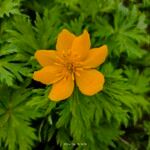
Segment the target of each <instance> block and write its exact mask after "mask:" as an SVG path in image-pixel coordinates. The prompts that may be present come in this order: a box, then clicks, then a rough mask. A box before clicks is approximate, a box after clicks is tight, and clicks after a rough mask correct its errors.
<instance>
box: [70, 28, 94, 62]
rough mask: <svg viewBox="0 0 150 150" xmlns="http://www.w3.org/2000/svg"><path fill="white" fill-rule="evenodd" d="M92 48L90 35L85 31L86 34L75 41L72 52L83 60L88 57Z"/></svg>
mask: <svg viewBox="0 0 150 150" xmlns="http://www.w3.org/2000/svg"><path fill="white" fill-rule="evenodd" d="M90 46H91V43H90V36H89V33H88V32H87V31H86V30H84V32H83V33H82V34H81V35H80V36H78V37H76V38H75V40H74V41H73V44H72V49H71V52H72V53H73V54H76V55H79V57H80V60H82V59H84V58H86V57H87V55H88V50H89V49H90Z"/></svg>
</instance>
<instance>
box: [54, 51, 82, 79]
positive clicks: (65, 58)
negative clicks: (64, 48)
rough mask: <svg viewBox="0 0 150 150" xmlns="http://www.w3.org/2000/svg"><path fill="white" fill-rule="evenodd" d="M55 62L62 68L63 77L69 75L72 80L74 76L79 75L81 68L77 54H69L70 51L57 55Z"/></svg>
mask: <svg viewBox="0 0 150 150" xmlns="http://www.w3.org/2000/svg"><path fill="white" fill-rule="evenodd" d="M55 64H57V65H59V66H61V67H62V68H63V71H62V74H63V76H64V77H68V75H71V76H72V79H73V80H74V77H75V76H79V75H80V72H81V71H82V70H83V67H82V62H81V61H80V57H79V55H77V54H71V52H70V51H68V52H65V53H62V54H61V55H58V57H57V62H56V63H55Z"/></svg>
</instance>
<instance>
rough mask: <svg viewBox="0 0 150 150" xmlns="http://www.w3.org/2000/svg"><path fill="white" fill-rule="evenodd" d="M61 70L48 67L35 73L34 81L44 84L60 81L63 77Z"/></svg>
mask: <svg viewBox="0 0 150 150" xmlns="http://www.w3.org/2000/svg"><path fill="white" fill-rule="evenodd" d="M60 72H61V69H60V68H58V67H56V66H46V67H44V68H42V69H41V70H39V71H35V72H34V74H33V79H34V80H36V81H39V82H41V83H43V84H47V85H49V84H52V83H55V82H57V81H59V80H60V79H61V78H62V77H63V76H61V75H60Z"/></svg>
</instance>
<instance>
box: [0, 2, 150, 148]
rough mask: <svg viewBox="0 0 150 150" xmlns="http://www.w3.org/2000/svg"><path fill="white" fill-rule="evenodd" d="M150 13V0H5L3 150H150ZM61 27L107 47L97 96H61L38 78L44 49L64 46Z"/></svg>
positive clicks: (1, 32) (1, 26) (0, 18)
mask: <svg viewBox="0 0 150 150" xmlns="http://www.w3.org/2000/svg"><path fill="white" fill-rule="evenodd" d="M149 10H150V1H149V0H45V1H44V0H30V1H29V0H0V150H59V149H60V150H61V149H63V150H75V149H76V150H150V98H149V95H150V52H149V50H150V35H149V33H150V13H149ZM62 31H69V32H70V33H72V34H74V35H75V36H80V35H82V34H83V33H85V32H86V33H87V32H88V33H89V36H90V40H91V48H98V47H102V46H104V47H106V46H107V50H108V54H107V57H106V59H105V60H103V61H102V62H103V63H99V65H100V64H101V65H100V66H99V65H96V70H97V72H99V73H100V72H101V74H102V75H103V76H104V78H105V83H103V84H102V85H103V86H102V89H100V88H98V90H97V91H96V90H95V91H96V92H95V93H94V94H92V96H91V95H90V94H89V93H88V94H87V91H85V89H81V88H80V87H78V86H76V85H75V86H74V89H73V90H72V93H71V94H70V95H69V96H67V97H63V98H62V97H61V98H59V99H56V96H58V95H57V94H55V97H54V96H49V93H50V91H52V89H53V87H52V86H53V85H52V86H51V85H45V84H43V83H41V82H39V81H41V80H39V78H38V79H37V78H35V77H34V74H35V72H36V71H38V70H40V69H41V65H40V63H39V62H38V60H37V57H36V56H35V54H36V52H37V50H46V51H47V50H49V51H50V50H55V49H57V46H56V45H57V40H58V36H59V35H60V33H61V32H62ZM67 43H68V42H67ZM87 44H88V43H87V42H84V45H82V44H80V45H79V46H81V45H82V46H86V45H87ZM75 46H76V44H75ZM75 46H74V47H75ZM100 56H101V55H100ZM101 59H102V58H101V57H98V56H97V59H96V60H98V61H100V60H101ZM83 79H84V78H83ZM83 79H82V81H83ZM93 80H95V78H94V77H93ZM85 82H86V80H85ZM65 83H66V82H65ZM77 84H78V83H77ZM98 85H99V82H98V83H97V85H96V86H98ZM67 87H68V86H67ZM87 87H88V90H89V89H90V88H91V87H90V86H89V85H88V86H85V88H87ZM89 87H90V88H89ZM93 88H95V86H93ZM93 88H91V89H90V90H92V89H93ZM62 90H64V89H63V87H62ZM62 90H61V87H60V90H59V91H62ZM59 91H58V92H59ZM64 92H65V90H64ZM89 95H90V96H89ZM62 99H63V100H62ZM56 100H57V101H56Z"/></svg>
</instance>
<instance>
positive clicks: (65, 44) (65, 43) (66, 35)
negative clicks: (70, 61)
mask: <svg viewBox="0 0 150 150" xmlns="http://www.w3.org/2000/svg"><path fill="white" fill-rule="evenodd" d="M74 39H75V35H74V34H72V33H71V32H69V31H68V30H66V29H63V30H62V31H61V32H60V33H59V35H58V38H57V44H56V49H57V50H62V51H65V50H69V49H70V48H71V47H72V43H73V40H74Z"/></svg>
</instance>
